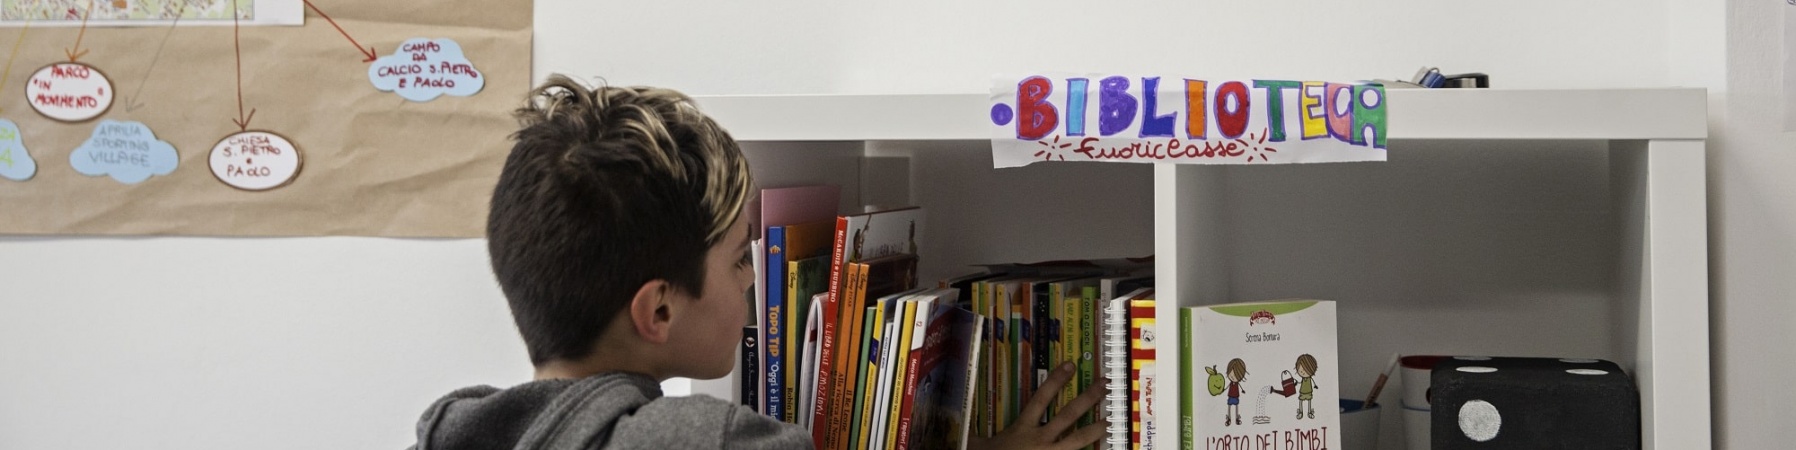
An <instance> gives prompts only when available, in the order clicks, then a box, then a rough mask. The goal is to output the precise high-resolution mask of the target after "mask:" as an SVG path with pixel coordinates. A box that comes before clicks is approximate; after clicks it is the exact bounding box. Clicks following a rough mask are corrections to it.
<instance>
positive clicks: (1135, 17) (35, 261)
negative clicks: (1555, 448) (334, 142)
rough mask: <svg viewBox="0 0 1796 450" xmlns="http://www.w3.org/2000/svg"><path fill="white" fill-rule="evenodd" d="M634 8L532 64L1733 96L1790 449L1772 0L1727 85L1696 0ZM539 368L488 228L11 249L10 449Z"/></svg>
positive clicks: (2, 398) (543, 3) (1753, 309)
mask: <svg viewBox="0 0 1796 450" xmlns="http://www.w3.org/2000/svg"><path fill="white" fill-rule="evenodd" d="M631 3H632V4H630V5H627V6H619V5H616V4H615V3H605V2H587V1H578V0H537V2H536V10H537V11H536V12H537V13H536V21H537V35H536V46H537V51H536V59H535V63H534V69H535V74H536V76H537V77H538V78H541V77H543V76H546V74H547V73H549V72H551V71H561V72H569V73H572V74H575V75H581V76H604V77H606V78H608V79H609V80H611V82H613V83H614V84H656V85H664V86H670V87H676V88H680V89H683V90H686V91H688V92H690V93H694V94H774V93H778V94H787V93H889V92H982V91H984V90H985V89H986V88H987V83H988V82H989V76H990V75H991V74H993V73H996V72H1014V71H1023V70H1062V71H1099V72H1156V73H1188V74H1202V75H1210V76H1217V77H1242V76H1256V75H1270V76H1293V77H1306V78H1329V79H1343V80H1350V79H1365V78H1374V77H1383V78H1391V77H1406V76H1408V75H1409V74H1410V73H1412V72H1413V71H1414V70H1415V68H1416V67H1418V66H1421V65H1424V64H1427V65H1436V66H1441V67H1442V68H1443V69H1445V70H1446V71H1448V72H1461V71H1482V72H1486V73H1490V74H1492V75H1493V79H1494V82H1495V83H1496V84H1497V86H1499V87H1564V88H1588V87H1655V86H1664V85H1672V84H1676V85H1698V86H1707V87H1711V89H1720V91H1719V92H1717V93H1718V94H1728V95H1727V96H1728V97H1730V99H1729V100H1730V101H1728V102H1722V103H1719V104H1721V105H1724V106H1725V108H1723V109H1722V110H1721V111H1716V112H1717V113H1721V112H1723V111H1725V113H1726V114H1725V116H1726V117H1730V118H1732V119H1730V120H1729V121H1728V122H1725V123H1724V124H1722V125H1720V126H1718V130H1719V131H1720V133H1718V136H1717V137H1718V139H1717V140H1716V141H1712V143H1711V149H1712V150H1711V152H1712V153H1713V155H1714V156H1713V158H1712V159H1711V162H1710V167H1711V170H1712V175H1713V176H1711V177H1710V179H1711V180H1712V181H1711V184H1712V189H1711V193H1710V195H1711V202H1710V204H1711V205H1714V206H1713V208H1714V209H1715V211H1714V212H1713V214H1712V215H1711V220H1712V223H1713V226H1712V227H1711V229H1712V230H1714V231H1713V234H1714V242H1713V247H1712V249H1711V251H1712V252H1713V256H1712V258H1713V269H1712V270H1713V271H1714V280H1713V281H1714V289H1715V304H1716V307H1715V314H1714V320H1715V334H1716V337H1715V339H1716V341H1715V353H1716V359H1717V362H1716V365H1715V371H1716V377H1715V379H1716V380H1717V386H1716V389H1717V390H1716V395H1717V402H1716V403H1717V412H1718V414H1717V418H1716V420H1717V428H1716V431H1717V436H1718V441H1720V442H1723V443H1724V444H1726V445H1725V446H1724V447H1723V448H1780V447H1782V446H1783V444H1784V443H1787V442H1790V441H1792V440H1793V439H1796V435H1793V434H1792V433H1796V431H1793V430H1792V429H1791V428H1790V427H1787V426H1784V422H1786V421H1784V420H1780V418H1787V416H1788V415H1787V414H1784V413H1782V411H1783V410H1784V409H1786V408H1787V405H1790V404H1796V398H1791V394H1790V393H1789V392H1790V391H1789V390H1787V389H1781V388H1778V387H1777V386H1781V385H1782V384H1783V383H1782V381H1783V380H1784V379H1785V378H1786V376H1787V375H1788V374H1789V373H1792V372H1796V371H1792V370H1790V369H1791V368H1792V363H1791V362H1790V361H1796V358H1793V356H1796V355H1793V354H1792V353H1793V351H1792V349H1790V346H1789V345H1788V344H1789V343H1790V342H1796V341H1793V340H1792V339H1791V338H1792V336H1791V332H1790V331H1788V330H1789V329H1790V327H1789V326H1788V325H1787V324H1788V322H1789V320H1790V319H1792V318H1796V307H1792V306H1791V305H1792V303H1791V302H1790V301H1789V299H1791V298H1796V295H1793V294H1796V281H1791V279H1790V277H1788V274H1789V273H1792V269H1796V263H1793V262H1792V261H1791V256H1790V255H1792V251H1793V250H1796V248H1793V247H1796V243H1793V242H1792V240H1793V238H1796V236H1792V235H1793V234H1796V233H1793V232H1792V230H1796V228H1792V223H1793V220H1796V206H1791V205H1796V202H1791V201H1790V200H1792V199H1791V198H1790V197H1791V196H1792V195H1796V186H1792V183H1796V182H1793V181H1790V180H1788V179H1786V178H1787V176H1786V175H1787V174H1789V173H1791V169H1792V168H1793V167H1792V162H1793V161H1792V160H1791V158H1792V157H1791V156H1790V154H1789V149H1790V148H1792V142H1791V141H1790V137H1789V136H1788V135H1786V134H1783V133H1780V132H1774V131H1769V130H1772V128H1771V127H1772V126H1773V125H1772V124H1774V123H1775V120H1774V119H1773V118H1776V117H1781V116H1780V115H1779V114H1780V112H1779V111H1778V110H1777V107H1776V106H1774V105H1775V104H1776V103H1777V100H1778V99H1779V98H1780V97H1779V96H1780V95H1781V94H1780V93H1779V92H1778V91H1779V88H1778V84H1777V81H1776V80H1778V78H1776V76H1777V73H1778V72H1779V71H1778V69H1777V67H1776V61H1777V59H1776V56H1775V55H1777V54H1778V52H1779V51H1780V50H1781V45H1780V44H1779V43H1778V41H1777V39H1778V36H1779V35H1778V29H1779V27H1778V25H1777V24H1776V23H1775V21H1776V20H1777V18H1779V17H1781V16H1779V15H1777V14H1774V13H1773V12H1772V11H1771V7H1772V5H1776V4H1780V3H1781V2H1776V1H1760V2H1752V3H1749V2H1745V1H1733V2H1729V4H1728V5H1727V13H1728V15H1727V20H1728V22H1727V25H1729V26H1728V27H1727V31H1726V44H1725V45H1726V51H1725V53H1726V55H1727V58H1726V64H1727V67H1726V69H1725V71H1721V72H1718V71H1717V70H1716V69H1713V64H1714V63H1713V62H1710V61H1711V59H1712V58H1713V55H1714V52H1715V51H1716V50H1718V49H1717V48H1716V42H1714V41H1715V38H1714V36H1715V34H1714V33H1715V32H1716V31H1717V30H1719V29H1720V27H1719V25H1720V24H1718V23H1715V22H1717V20H1718V19H1717V17H1715V16H1716V15H1717V13H1716V9H1717V8H1721V6H1720V5H1717V4H1714V3H1715V2H1704V1H1698V0H1664V1H1660V2H1636V1H1625V0H1591V1H1578V2H1561V1H1547V0H1526V1H1511V2H1439V1H1430V0H1378V1H1356V2H1330V1H1321V0H1271V1H1259V2H1225V1H1218V0H1205V1H1171V0H1166V1H1130V2H1103V3H1102V4H1101V5H1102V6H1095V5H1098V2H1090V3H1087V2H1073V1H1068V0H1054V1H1034V2H1032V1H1024V0H1008V1H993V2H955V1H944V0H935V1H916V2H898V3H891V2H887V3H865V2H826V1H814V0H813V1H801V0H778V1H764V2H702V3H701V2H685V1H660V2H648V1H645V2H631ZM1025 8H1027V9H1026V10H1025ZM1298 11H1304V12H1302V13H1299V12H1298ZM1692 21H1694V24H1693V22H1692ZM1231 49H1240V50H1231ZM1148 55H1165V56H1162V57H1151V56H1148ZM1720 73H1725V78H1726V82H1727V85H1726V86H1725V87H1724V86H1720V85H1717V84H1716V81H1715V80H1716V79H1717V78H1720V76H1719V74H1720ZM1729 91H1731V94H1729V93H1728V92H1729ZM488 94H491V95H501V94H502V93H497V92H492V93H488ZM726 126H727V124H726ZM796 157H802V156H796ZM763 158H780V159H782V160H783V159H784V158H786V156H770V157H763ZM759 170H760V169H757V171H759ZM3 206H4V205H0V208H3ZM5 213H8V214H12V213H17V212H12V211H7V212H5ZM1122 246H1124V247H1126V246H1128V245H1126V244H1125V245H1122ZM1001 256H1006V255H1001ZM224 258H233V259H234V261H237V262H234V263H227V262H225V260H224ZM528 376H529V370H528V364H527V362H526V359H525V358H524V353H523V348H522V344H521V342H520V341H519V340H518V338H517V337H516V333H515V332H514V331H513V330H512V328H511V323H510V320H509V318H508V316H507V314H506V311H505V306H504V303H503V301H502V300H501V299H500V297H499V295H498V292H497V289H495V288H494V285H493V282H492V280H491V275H490V273H489V272H488V270H487V267H486V257H485V255H484V245H483V243H482V242H481V241H478V240H404V239H367V238H298V239H215V238H80V237H53V238H19V237H11V238H0V448H5V449H30V450H35V449H60V448H117V447H122V448H165V449H236V448H276V449H279V448H308V449H309V448H397V447H402V446H404V445H406V444H408V443H410V440H411V438H410V433H411V430H412V422H413V421H414V420H415V418H416V416H417V415H418V414H419V413H420V412H421V411H422V408H423V407H424V406H425V405H426V404H428V402H429V401H430V400H432V399H434V398H435V397H436V396H438V395H440V394H442V393H444V392H447V391H448V390H450V389H453V388H455V387H460V386H465V385H471V384H494V385H500V386H504V385H510V384H515V383H517V382H520V381H523V380H525V379H527V378H528ZM1702 388H1703V387H1695V386H1693V387H1691V389H1702ZM1767 391H1769V393H1768V392H1767Z"/></svg>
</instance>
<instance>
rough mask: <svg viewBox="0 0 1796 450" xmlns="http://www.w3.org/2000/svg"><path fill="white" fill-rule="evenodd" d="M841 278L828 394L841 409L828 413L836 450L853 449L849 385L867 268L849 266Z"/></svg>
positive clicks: (856, 368) (851, 388) (851, 387)
mask: <svg viewBox="0 0 1796 450" xmlns="http://www.w3.org/2000/svg"><path fill="white" fill-rule="evenodd" d="M845 276H846V278H845V281H844V282H843V283H842V286H843V291H842V294H841V298H840V299H839V302H840V303H841V305H840V308H841V310H842V314H843V315H842V317H840V318H838V319H837V320H840V321H841V323H842V326H841V334H840V335H839V336H837V341H836V345H837V348H838V350H839V351H838V352H837V353H838V355H837V358H838V360H837V362H838V364H837V366H838V367H837V369H836V371H835V374H833V375H832V378H834V379H835V382H834V384H835V386H836V387H835V388H834V390H835V392H834V393H833V394H832V395H833V396H835V397H836V402H837V404H838V405H840V406H841V407H840V408H838V409H837V411H836V412H835V413H833V414H831V416H832V417H831V418H830V433H831V434H834V435H836V436H837V438H836V442H835V446H836V448H838V449H839V450H848V449H852V448H856V447H854V445H853V444H854V436H853V435H852V434H850V433H851V430H850V428H851V425H852V422H853V418H854V417H856V415H855V412H856V411H855V410H854V409H853V408H854V391H855V388H856V386H855V385H854V384H853V382H854V379H855V375H856V374H857V373H858V372H859V371H860V366H859V365H858V364H855V363H856V362H858V361H860V359H859V356H860V346H858V345H856V344H857V343H859V342H860V336H861V326H862V325H863V323H862V322H861V312H862V311H864V309H863V308H864V306H863V303H864V302H865V301H866V300H865V299H866V287H867V265H866V264H860V263H849V264H848V273H847V275H845Z"/></svg>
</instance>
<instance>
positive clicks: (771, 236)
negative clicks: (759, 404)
mask: <svg viewBox="0 0 1796 450" xmlns="http://www.w3.org/2000/svg"><path fill="white" fill-rule="evenodd" d="M766 243H767V246H766V248H767V265H766V266H765V267H766V268H767V274H766V279H765V280H764V281H765V283H763V284H762V286H766V288H767V296H766V299H767V308H765V309H763V311H767V317H763V318H762V324H763V325H764V326H763V327H762V328H761V333H762V336H761V344H762V345H761V353H762V354H763V357H764V359H765V360H766V361H767V365H766V367H764V368H763V370H762V371H761V373H762V376H763V377H765V378H766V380H767V381H766V383H765V384H764V385H763V387H764V388H765V390H764V391H762V393H761V398H763V399H766V403H767V409H766V410H765V411H762V413H763V414H766V415H769V416H773V418H775V419H780V420H785V419H786V417H788V416H789V414H787V413H788V411H786V409H787V408H786V401H785V400H786V370H785V369H786V365H785V355H784V354H783V353H782V352H781V350H783V349H785V347H786V346H785V345H783V344H782V343H784V342H785V335H786V334H787V333H786V323H785V322H786V312H785V308H784V306H785V303H786V251H785V249H786V227H784V226H775V227H767V236H766Z"/></svg>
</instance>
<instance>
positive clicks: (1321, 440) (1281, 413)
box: [1179, 300, 1341, 450]
mask: <svg viewBox="0 0 1796 450" xmlns="http://www.w3.org/2000/svg"><path fill="white" fill-rule="evenodd" d="M1179 328H1180V330H1179V338H1180V341H1179V347H1180V351H1181V353H1182V354H1183V356H1184V358H1183V363H1184V364H1185V367H1184V370H1182V371H1181V372H1180V378H1181V380H1180V382H1181V384H1182V385H1183V389H1182V391H1183V395H1182V396H1181V397H1183V398H1182V399H1181V403H1182V404H1181V405H1180V406H1181V407H1180V411H1181V417H1180V420H1181V422H1182V423H1181V424H1180V425H1181V428H1182V429H1181V430H1180V435H1181V436H1180V437H1181V438H1182V440H1183V441H1184V442H1183V444H1184V445H1183V447H1184V448H1190V449H1204V450H1233V449H1256V450H1262V449H1263V450H1298V449H1305V450H1308V449H1338V448H1341V436H1340V383H1339V382H1338V378H1337V374H1336V373H1335V372H1336V369H1337V368H1338V367H1339V362H1338V360H1337V359H1336V356H1337V355H1336V351H1337V349H1336V335H1335V304H1334V302H1330V301H1322V300H1286V301H1272V302H1257V303H1235V304H1228V305H1216V306H1197V307H1187V308H1181V309H1180V310H1179Z"/></svg>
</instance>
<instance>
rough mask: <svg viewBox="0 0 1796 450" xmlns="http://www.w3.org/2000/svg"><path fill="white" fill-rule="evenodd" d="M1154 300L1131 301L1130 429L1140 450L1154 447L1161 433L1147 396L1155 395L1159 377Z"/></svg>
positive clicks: (1152, 401) (1150, 398)
mask: <svg viewBox="0 0 1796 450" xmlns="http://www.w3.org/2000/svg"><path fill="white" fill-rule="evenodd" d="M1154 333H1155V328H1154V300H1153V299H1152V298H1136V299H1132V300H1129V338H1130V339H1129V364H1130V366H1131V367H1130V372H1129V376H1130V377H1131V379H1132V380H1134V381H1133V382H1132V383H1130V384H1129V398H1130V399H1132V400H1133V401H1132V402H1131V405H1130V408H1129V410H1130V412H1131V413H1132V414H1133V415H1134V416H1133V417H1131V418H1130V422H1132V423H1131V424H1130V429H1131V430H1132V431H1133V432H1134V444H1135V448H1136V449H1137V450H1139V449H1152V448H1154V445H1155V444H1154V442H1155V439H1154V438H1155V436H1156V434H1157V431H1156V430H1155V429H1154V428H1155V426H1154V414H1155V412H1156V411H1155V408H1154V397H1153V396H1152V395H1144V393H1151V392H1154V387H1155V384H1154V383H1155V381H1157V380H1158V378H1159V375H1158V374H1157V372H1156V371H1155V369H1154V351H1155V343H1154V341H1156V340H1157V339H1156V337H1155V335H1154Z"/></svg>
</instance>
